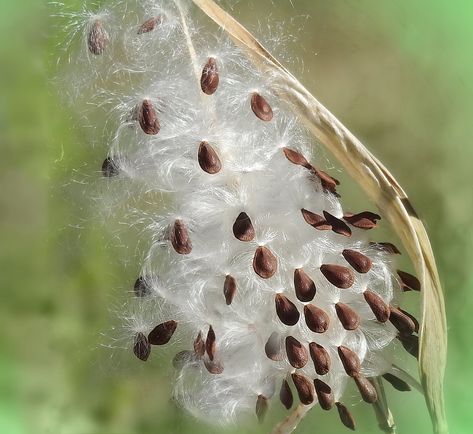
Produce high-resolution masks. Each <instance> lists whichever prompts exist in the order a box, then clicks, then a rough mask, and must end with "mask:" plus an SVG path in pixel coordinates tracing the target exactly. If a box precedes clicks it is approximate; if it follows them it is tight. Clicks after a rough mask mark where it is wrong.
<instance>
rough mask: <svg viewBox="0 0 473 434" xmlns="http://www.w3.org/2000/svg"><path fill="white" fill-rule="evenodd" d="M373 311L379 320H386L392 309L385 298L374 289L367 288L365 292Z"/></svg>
mask: <svg viewBox="0 0 473 434" xmlns="http://www.w3.org/2000/svg"><path fill="white" fill-rule="evenodd" d="M363 296H364V297H365V300H366V302H367V303H368V305H369V307H370V308H371V311H372V312H373V313H374V316H375V317H376V319H377V320H378V321H379V322H386V321H387V320H388V319H389V315H390V309H389V306H388V305H387V304H386V303H385V302H384V300H383V299H382V298H381V297H380V296H379V295H378V294H375V293H374V292H372V291H369V290H366V291H365V292H364V294H363Z"/></svg>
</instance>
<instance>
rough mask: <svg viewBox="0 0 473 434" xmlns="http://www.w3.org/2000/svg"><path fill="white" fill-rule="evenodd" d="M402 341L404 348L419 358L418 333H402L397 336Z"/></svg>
mask: <svg viewBox="0 0 473 434" xmlns="http://www.w3.org/2000/svg"><path fill="white" fill-rule="evenodd" d="M397 338H398V339H399V340H400V341H401V343H402V346H403V347H404V349H405V350H406V351H407V352H408V353H409V354H410V355H411V356H413V357H415V358H416V359H418V358H419V337H418V336H416V335H403V334H400V335H399V336H398V337H397Z"/></svg>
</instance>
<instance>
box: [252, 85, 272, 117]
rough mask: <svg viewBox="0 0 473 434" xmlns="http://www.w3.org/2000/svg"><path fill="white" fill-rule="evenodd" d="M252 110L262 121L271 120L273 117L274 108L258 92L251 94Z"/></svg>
mask: <svg viewBox="0 0 473 434" xmlns="http://www.w3.org/2000/svg"><path fill="white" fill-rule="evenodd" d="M251 110H253V113H254V114H255V115H256V116H257V117H258V118H259V119H261V120H262V121H265V122H269V121H270V120H271V119H273V109H272V108H271V106H270V105H269V104H268V101H266V99H265V98H264V97H262V96H261V95H260V94H259V93H257V92H254V93H253V94H252V95H251Z"/></svg>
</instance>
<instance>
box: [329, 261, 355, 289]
mask: <svg viewBox="0 0 473 434" xmlns="http://www.w3.org/2000/svg"><path fill="white" fill-rule="evenodd" d="M320 271H321V272H322V274H323V275H324V276H325V278H326V279H327V280H328V281H329V282H330V283H331V284H332V285H334V286H336V287H337V288H341V289H347V288H350V287H351V286H353V284H354V283H355V273H353V271H352V270H350V269H349V268H348V267H344V266H343V265H336V264H323V265H322V266H321V267H320Z"/></svg>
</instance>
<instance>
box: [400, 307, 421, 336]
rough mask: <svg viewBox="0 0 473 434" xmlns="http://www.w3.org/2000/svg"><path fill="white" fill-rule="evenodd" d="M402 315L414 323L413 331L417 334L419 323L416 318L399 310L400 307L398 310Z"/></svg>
mask: <svg viewBox="0 0 473 434" xmlns="http://www.w3.org/2000/svg"><path fill="white" fill-rule="evenodd" d="M398 309H399V310H400V311H401V312H402V313H403V314H404V315H406V316H407V317H409V318H410V319H411V321H412V322H413V323H414V326H415V329H414V331H415V332H416V333H419V327H420V324H419V321H418V320H417V318H416V317H415V316H414V315H412V314H410V313H409V312H406V311H405V310H404V309H401V308H400V307H399V308H398Z"/></svg>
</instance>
